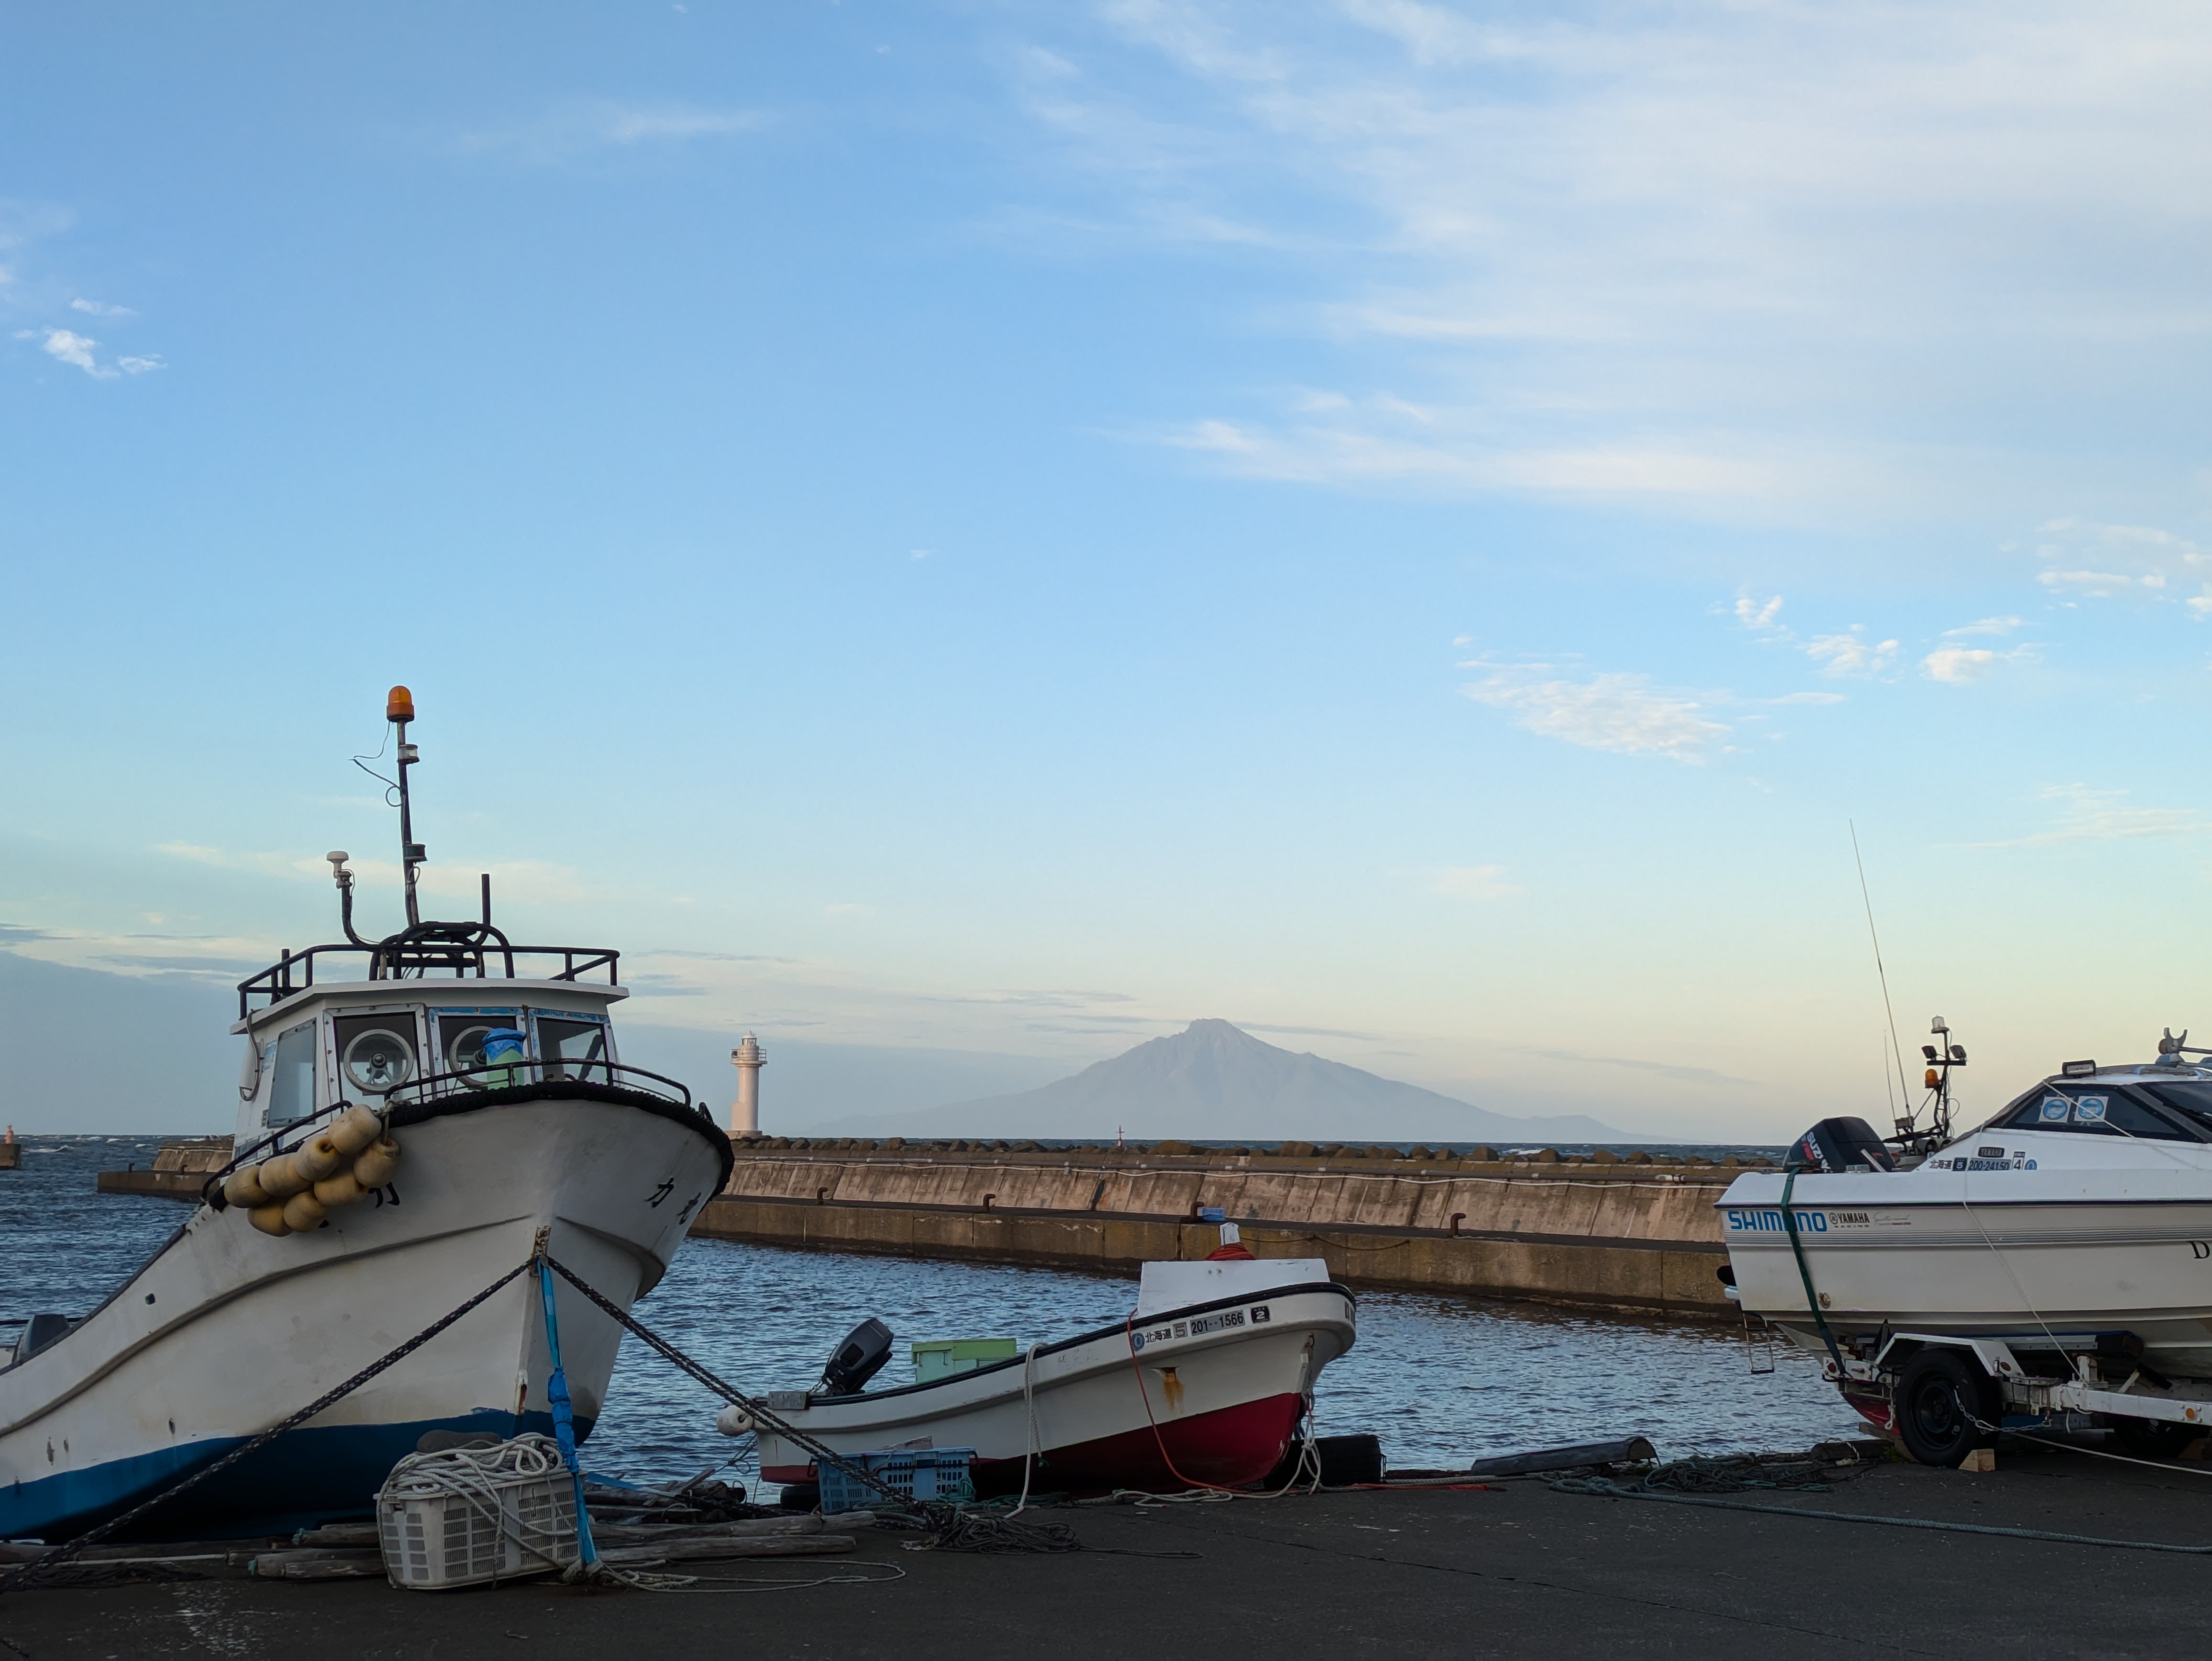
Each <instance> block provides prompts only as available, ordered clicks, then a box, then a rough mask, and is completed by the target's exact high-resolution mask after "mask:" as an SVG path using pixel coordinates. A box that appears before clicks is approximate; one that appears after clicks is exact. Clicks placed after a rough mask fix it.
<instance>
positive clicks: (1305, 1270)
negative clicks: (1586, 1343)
mask: <svg viewBox="0 0 2212 1661" xmlns="http://www.w3.org/2000/svg"><path fill="white" fill-rule="evenodd" d="M1224 1234H1225V1242H1224V1251H1225V1252H1226V1253H1228V1255H1226V1256H1221V1255H1217V1256H1214V1257H1211V1258H1208V1259H1206V1260H1204V1261H1201V1262H1151V1263H1146V1264H1145V1265H1144V1266H1143V1268H1142V1269H1141V1271H1140V1278H1139V1285H1138V1296H1137V1303H1136V1306H1135V1308H1134V1309H1133V1310H1132V1311H1130V1313H1129V1314H1128V1315H1127V1317H1124V1318H1123V1319H1121V1320H1120V1321H1118V1322H1115V1323H1114V1324H1112V1325H1111V1326H1107V1327H1103V1328H1100V1329H1097V1330H1096V1331H1092V1332H1085V1333H1082V1334H1079V1335H1076V1336H1074V1337H1070V1338H1062V1339H1059V1340H1057V1341H1055V1342H1040V1343H1036V1344H1033V1345H1031V1346H1030V1348H1028V1349H1026V1350H1019V1351H1015V1350H1014V1347H1013V1346H1012V1344H1011V1343H1008V1344H1006V1345H1005V1348H1006V1350H1007V1351H1010V1352H1012V1353H1010V1354H1006V1355H1005V1358H1004V1359H1001V1360H993V1361H987V1362H983V1363H982V1364H980V1365H975V1366H968V1367H966V1368H965V1369H963V1370H961V1371H957V1372H949V1373H947V1374H946V1375H945V1376H943V1377H939V1378H930V1379H925V1380H921V1381H919V1382H916V1383H915V1384H905V1385H901V1386H897V1387H895V1388H892V1389H887V1390H867V1389H866V1388H865V1386H866V1384H867V1383H868V1382H869V1380H870V1379H871V1378H873V1377H874V1376H875V1374H876V1373H877V1372H878V1371H879V1370H880V1369H881V1367H882V1366H884V1363H885V1362H886V1361H887V1360H889V1359H890V1349H891V1342H892V1335H891V1332H890V1329H889V1328H887V1327H885V1326H884V1324H883V1323H881V1322H878V1321H870V1322H866V1323H863V1324H862V1325H861V1326H860V1328H859V1329H855V1331H854V1333H853V1334H852V1335H849V1336H848V1338H846V1339H845V1340H844V1341H843V1342H842V1343H840V1344H839V1345H838V1347H837V1348H836V1351H834V1352H833V1353H832V1354H831V1357H830V1361H829V1366H827V1367H825V1368H824V1369H823V1378H822V1381H821V1382H820V1383H819V1384H817V1385H816V1386H814V1387H813V1388H812V1389H811V1390H791V1391H779V1392H776V1393H774V1394H771V1395H770V1396H768V1397H767V1398H766V1399H765V1405H766V1406H767V1407H768V1409H769V1410H770V1411H771V1412H772V1413H774V1414H775V1415H776V1416H777V1417H778V1418H781V1419H783V1420H785V1421H787V1423H788V1424H789V1425H790V1427H791V1428H792V1429H793V1430H794V1431H797V1432H799V1433H803V1434H804V1435H805V1437H806V1438H807V1439H809V1440H811V1441H814V1442H817V1443H819V1444H820V1445H823V1446H824V1447H827V1448H828V1449H829V1451H832V1452H834V1453H840V1454H854V1453H867V1452H878V1451H899V1450H911V1449H921V1448H968V1449H972V1450H974V1451H975V1465H974V1480H975V1487H976V1490H977V1492H978V1493H979V1494H997V1493H1012V1492H1013V1491H1015V1490H1016V1489H1018V1488H1021V1487H1023V1486H1024V1482H1025V1481H1026V1482H1027V1483H1028V1484H1029V1485H1030V1486H1031V1487H1032V1488H1038V1489H1043V1488H1054V1489H1059V1490H1066V1491H1079V1490H1085V1489H1110V1488H1142V1489H1150V1490H1154V1491H1172V1490H1176V1489H1181V1488H1189V1487H1193V1486H1212V1487H1219V1488H1243V1487H1249V1486H1250V1485H1252V1484H1255V1483H1257V1482H1261V1480H1262V1479H1264V1478H1265V1477H1266V1476H1267V1475H1268V1473H1269V1472H1271V1471H1273V1470H1274V1469H1276V1468H1277V1467H1278V1466H1279V1465H1280V1464H1281V1463H1282V1462H1283V1460H1284V1458H1285V1456H1286V1455H1287V1454H1289V1453H1290V1452H1291V1451H1292V1450H1293V1449H1294V1448H1295V1447H1296V1446H1297V1444H1298V1442H1299V1440H1300V1437H1301V1433H1302V1430H1304V1428H1305V1427H1310V1424H1311V1421H1312V1416H1313V1401H1314V1386H1315V1384H1316V1381H1317V1380H1318V1378H1320V1376H1321V1371H1322V1368H1323V1367H1325V1366H1328V1364H1329V1363H1330V1362H1331V1361H1333V1360H1336V1359H1337V1358H1338V1357H1339V1356H1340V1355H1342V1354H1344V1353H1345V1352H1346V1350H1348V1349H1350V1348H1352V1340H1353V1338H1354V1336H1355V1335H1356V1323H1355V1318H1354V1311H1355V1305H1354V1302H1353V1299H1352V1293H1351V1292H1350V1290H1349V1289H1347V1288H1346V1287H1343V1286H1341V1285H1340V1284H1338V1283H1337V1282H1335V1281H1333V1280H1331V1279H1330V1278H1329V1273H1328V1264H1327V1263H1325V1262H1322V1261H1321V1260H1320V1259H1318V1258H1255V1257H1253V1256H1251V1255H1250V1254H1249V1251H1247V1250H1245V1249H1244V1248H1243V1245H1242V1244H1241V1243H1239V1242H1238V1241H1237V1238H1236V1226H1235V1225H1234V1224H1229V1225H1225V1228H1224ZM716 1422H717V1423H718V1425H719V1426H720V1428H721V1429H722V1430H723V1431H724V1432H726V1433H728V1434H731V1435H741V1434H746V1433H757V1435H758V1436H759V1438H760V1449H759V1452H760V1463H761V1476H762V1479H763V1481H765V1482H780V1483H785V1484H791V1485H800V1486H803V1485H805V1484H807V1483H810V1482H813V1481H814V1480H815V1478H816V1475H817V1472H816V1470H815V1465H814V1462H813V1459H812V1457H811V1455H810V1454H809V1453H808V1452H807V1451H806V1450H805V1448H803V1447H801V1446H799V1445H798V1444H796V1443H794V1442H792V1441H790V1440H788V1439H786V1438H785V1437H784V1436H783V1435H781V1433H779V1432H778V1431H777V1430H776V1429H775V1428H774V1427H771V1426H769V1425H766V1424H763V1423H759V1422H757V1421H755V1419H754V1417H753V1416H752V1415H750V1413H748V1412H747V1411H746V1410H745V1409H743V1408H731V1409H726V1410H725V1411H724V1412H723V1414H722V1415H721V1417H720V1419H719V1420H718V1421H716Z"/></svg>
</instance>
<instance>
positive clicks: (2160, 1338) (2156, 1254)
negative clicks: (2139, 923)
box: [1717, 1020, 2212, 1464]
mask: <svg viewBox="0 0 2212 1661" xmlns="http://www.w3.org/2000/svg"><path fill="white" fill-rule="evenodd" d="M1936 1032H1937V1034H1938V1036H1939V1037H1942V1036H1943V1035H1945V1034H1947V1033H1948V1029H1947V1028H1945V1027H1944V1026H1943V1025H1942V1022H1941V1021H1940V1020H1939V1021H1938V1022H1937V1023H1936ZM2187 1037H2188V1034H2187V1033H2184V1034H2183V1035H2182V1037H2181V1038H2180V1039H2176V1038H2174V1037H2172V1035H2171V1033H2170V1032H2169V1034H2168V1035H2167V1036H2166V1037H2165V1038H2164V1039H2162V1040H2161V1041H2160V1046H2159V1056H2158V1059H2157V1060H2156V1061H2154V1062H2148V1063H2144V1064H2141V1065H2127V1066H2104V1067H2100V1066H2099V1065H2098V1064H2097V1063H2096V1062H2093V1061H2082V1062H2069V1063H2067V1064H2066V1065H2065V1066H2064V1067H2063V1068H2061V1069H2060V1071H2059V1072H2058V1073H2057V1074H2053V1075H2051V1076H2050V1077H2048V1078H2045V1079H2044V1080H2041V1081H2039V1083H2037V1084H2036V1085H2034V1086H2033V1087H2032V1088H2030V1089H2028V1090H2027V1091H2025V1092H2022V1093H2021V1094H2020V1095H2019V1096H2017V1097H2015V1098H2014V1099H2013V1100H2012V1101H2010V1102H2009V1103H2008V1104H2007V1105H2006V1106H2005V1108H2004V1109H2003V1110H2002V1111H2001V1112H1999V1113H1997V1114H1996V1115H1995V1116H1992V1117H1990V1119H1989V1120H1988V1121H1987V1122H1986V1123H1983V1124H1982V1125H1981V1126H1979V1127H1978V1129H1973V1130H1971V1131H1969V1132H1967V1133H1966V1134H1965V1135H1955V1136H1954V1135H1952V1134H1950V1126H1949V1123H1948V1121H1949V1117H1950V1093H1949V1091H1950V1086H1949V1075H1950V1069H1951V1068H1952V1067H1954V1066H1960V1065H1963V1064H1964V1063H1965V1059H1966V1054H1965V1051H1964V1050H1963V1049H1960V1048H1959V1047H1958V1046H1956V1045H1954V1044H1948V1043H1947V1044H1946V1045H1945V1047H1944V1048H1943V1049H1942V1050H1938V1049H1937V1048H1936V1046H1934V1045H1930V1046H1928V1047H1927V1048H1926V1053H1927V1056H1928V1057H1929V1073H1928V1085H1929V1090H1930V1092H1931V1096H1932V1098H1933V1099H1934V1100H1935V1102H1936V1116H1935V1124H1936V1130H1935V1131H1934V1132H1933V1133H1932V1134H1929V1133H1917V1132H1916V1131H1915V1130H1914V1128H1913V1121H1912V1119H1911V1116H1907V1117H1906V1118H1905V1119H1901V1120H1900V1121H1899V1131H1900V1134H1899V1135H1898V1136H1895V1137H1892V1138H1889V1139H1887V1141H1885V1139H1882V1138H1880V1137H1877V1136H1876V1135H1875V1132H1874V1130H1873V1129H1872V1128H1871V1127H1869V1125H1868V1124H1867V1123H1865V1121H1863V1120H1861V1119H1855V1118H1844V1119H1828V1120H1824V1121H1822V1122H1821V1123H1820V1124H1818V1125H1816V1126H1814V1128H1813V1129H1811V1130H1809V1131H1808V1132H1807V1133H1806V1134H1805V1135H1804V1136H1803V1137H1802V1138H1800V1139H1799V1141H1798V1142H1797V1143H1796V1145H1795V1146H1794V1147H1793V1148H1792V1150H1791V1153H1790V1158H1789V1159H1787V1160H1785V1162H1784V1169H1783V1170H1781V1171H1755V1172H1752V1173H1749V1174H1747V1175H1745V1176H1742V1177H1738V1178H1736V1180H1735V1182H1734V1183H1731V1184H1730V1185H1729V1189H1728V1191H1727V1192H1726V1193H1725V1194H1724V1195H1723V1196H1722V1197H1721V1199H1720V1200H1719V1202H1717V1204H1718V1208H1719V1210H1720V1213H1721V1220H1722V1223H1723V1237H1724V1238H1725V1239H1726V1241H1727V1244H1728V1251H1729V1273H1730V1274H1731V1275H1733V1280H1734V1286H1733V1293H1734V1295H1735V1297H1736V1298H1737V1299H1738V1300H1739V1301H1740V1302H1741V1305H1742V1306H1743V1308H1744V1310H1745V1311H1747V1313H1749V1314H1751V1315H1754V1316H1757V1317H1761V1318H1763V1319H1764V1320H1765V1322H1767V1323H1771V1325H1772V1326H1774V1327H1775V1328H1778V1329H1780V1330H1781V1331H1782V1332H1783V1333H1784V1334H1785V1335H1787V1336H1788V1337H1789V1338H1790V1340H1791V1341H1792V1342H1795V1343H1796V1344H1798V1345H1800V1346H1802V1347H1803V1348H1807V1349H1809V1350H1811V1351H1812V1352H1814V1354H1817V1355H1819V1356H1820V1357H1821V1358H1822V1360H1823V1365H1824V1367H1825V1369H1826V1373H1827V1376H1828V1377H1829V1378H1832V1379H1833V1380H1834V1381H1835V1382H1836V1383H1837V1384H1838V1385H1839V1386H1840V1388H1841V1389H1842V1390H1843V1392H1844V1396H1845V1398H1846V1399H1847V1400H1848V1401H1849V1402H1850V1403H1851V1404H1852V1406H1854V1407H1855V1408H1857V1409H1858V1410H1859V1411H1860V1412H1861V1413H1862V1414H1863V1415H1865V1416H1866V1417H1867V1418H1868V1419H1869V1420H1870V1421H1873V1422H1874V1423H1875V1424H1876V1425H1878V1426H1880V1427H1882V1428H1884V1429H1887V1430H1893V1431H1894V1432H1895V1433H1897V1434H1898V1435H1899V1438H1900V1439H1903V1441H1904V1442H1905V1445H1906V1446H1907V1447H1908V1448H1909V1449H1910V1450H1911V1451H1912V1453H1913V1454H1914V1456H1915V1457H1918V1458H1921V1459H1923V1460H1926V1461H1928V1462H1929V1463H1954V1464H1955V1463H1959V1462H1960V1459H1961V1458H1962V1457H1966V1455H1967V1454H1969V1453H1971V1452H1972V1451H1974V1450H1975V1449H1977V1448H1980V1447H1984V1446H1987V1445H1990V1442H1991V1441H1992V1440H1993V1439H1994V1437H1995V1435H1996V1432H1997V1431H1998V1430H1999V1429H2000V1428H2002V1427H2027V1426H2031V1425H2034V1424H2048V1423H2051V1422H2054V1421H2057V1419H2058V1418H2059V1416H2060V1415H2066V1414H2089V1415H2093V1416H2094V1419H2095V1421H2098V1422H2100V1423H2103V1424H2106V1425H2109V1426H2110V1427H2112V1428H2113V1429H2115V1430H2117V1431H2118V1432H2119V1433H2121V1437H2122V1439H2123V1440H2124V1441H2126V1442H2128V1443H2129V1444H2130V1445H2133V1446H2135V1447H2136V1448H2138V1449H2139V1450H2142V1451H2148V1452H2162V1451H2173V1450H2175V1449H2177V1448H2179V1446H2181V1445H2185V1443H2186V1442H2188V1441H2190V1440H2192V1439H2195V1438H2196V1437H2197V1436H2199V1435H2202V1434H2203V1433H2204V1430H2205V1428H2206V1427H2208V1426H2212V1066H2208V1065H2207V1064H2206V1062H2205V1061H2204V1059H2203V1058H2204V1057H2205V1056H2207V1055H2208V1054H2212V1052H2207V1051H2205V1050H2197V1049H2192V1048H2191V1047H2190V1046H2189V1045H2188V1044H2187V1043H2186V1042H2185V1040H2186V1039H2187Z"/></svg>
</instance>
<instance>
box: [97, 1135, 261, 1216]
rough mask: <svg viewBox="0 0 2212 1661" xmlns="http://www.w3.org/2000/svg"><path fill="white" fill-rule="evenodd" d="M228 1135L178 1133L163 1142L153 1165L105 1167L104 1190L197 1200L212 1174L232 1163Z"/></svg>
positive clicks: (103, 1172)
mask: <svg viewBox="0 0 2212 1661" xmlns="http://www.w3.org/2000/svg"><path fill="white" fill-rule="evenodd" d="M230 1148H231V1141H230V1138H229V1137H228V1136H178V1137H173V1138H172V1139H171V1140H169V1141H166V1142H163V1143H162V1144H161V1150H160V1152H158V1153H155V1155H154V1163H153V1165H151V1166H150V1167H149V1168H148V1169H146V1170H143V1171H141V1170H138V1169H137V1168H135V1167H134V1168H132V1169H131V1170H128V1171H101V1172H100V1175H99V1177H97V1178H96V1181H97V1182H98V1183H99V1187H100V1192H101V1193H102V1194H143V1195H150V1196H154V1197H155V1198H157V1199H164V1200H197V1199H198V1198H199V1197H200V1189H202V1188H204V1187H205V1186H206V1184H207V1179H208V1177H210V1175H211V1174H212V1173H214V1172H216V1171H220V1170H222V1168H223V1166H225V1165H228V1164H229V1163H230Z"/></svg>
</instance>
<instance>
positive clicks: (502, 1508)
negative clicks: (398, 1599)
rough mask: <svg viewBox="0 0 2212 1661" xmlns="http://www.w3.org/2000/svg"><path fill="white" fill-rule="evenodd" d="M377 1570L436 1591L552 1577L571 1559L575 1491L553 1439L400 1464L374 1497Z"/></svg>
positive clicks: (402, 1583)
mask: <svg viewBox="0 0 2212 1661" xmlns="http://www.w3.org/2000/svg"><path fill="white" fill-rule="evenodd" d="M376 1524H377V1537H378V1541H379V1543H380V1545H381V1546H382V1548H383V1551H384V1572H385V1574H386V1578H388V1579H390V1580H391V1582H392V1585H395V1586H404V1587H406V1588H409V1589H410V1590H412V1591H444V1590H446V1589H447V1588H449V1587H453V1586H480V1585H486V1584H488V1583H489V1582H492V1581H496V1580H517V1579H524V1578H526V1577H527V1576H530V1575H535V1574H554V1573H559V1572H560V1571H561V1570H562V1569H564V1568H566V1567H568V1565H569V1564H571V1563H573V1562H574V1561H576V1555H577V1552H576V1492H575V1485H574V1482H573V1480H572V1479H571V1478H570V1476H569V1475H568V1472H567V1471H566V1470H564V1469H562V1466H561V1458H560V1451H559V1450H558V1449H557V1448H556V1446H555V1445H554V1444H553V1441H552V1439H551V1438H550V1437H544V1436H524V1437H518V1438H516V1439H514V1440H513V1441H512V1442H502V1443H500V1444H499V1445H497V1446H495V1447H489V1448H454V1449H450V1450H447V1451H441V1452H438V1453H418V1454H416V1455H414V1456H412V1457H410V1458H406V1459H403V1460H401V1461H400V1462H399V1463H398V1465H397V1466H395V1467H394V1468H393V1469H392V1475H390V1476H389V1477H387V1478H386V1481H385V1484H384V1487H383V1488H382V1490H381V1491H380V1493H379V1494H377V1496H376Z"/></svg>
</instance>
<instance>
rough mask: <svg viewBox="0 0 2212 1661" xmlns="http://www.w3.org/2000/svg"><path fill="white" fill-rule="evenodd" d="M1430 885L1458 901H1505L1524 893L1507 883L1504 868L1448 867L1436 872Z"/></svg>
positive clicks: (1495, 866) (1486, 866)
mask: <svg viewBox="0 0 2212 1661" xmlns="http://www.w3.org/2000/svg"><path fill="white" fill-rule="evenodd" d="M1429 886H1430V887H1431V889H1433V890H1435V891H1437V893H1439V894H1449V895H1450V896H1451V897H1453V898H1454V899H1455V900H1477V901H1480V900H1502V899H1507V898H1510V897H1512V896H1513V895H1515V894H1517V893H1519V892H1520V891H1521V890H1520V888H1519V886H1518V885H1516V884H1513V883H1510V882H1508V881H1506V880H1505V867H1504V866H1502V865H1448V866H1446V867H1443V869H1442V870H1440V871H1438V872H1437V873H1436V875H1435V877H1434V879H1432V880H1431V882H1430V884H1429Z"/></svg>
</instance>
